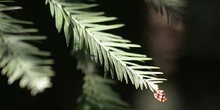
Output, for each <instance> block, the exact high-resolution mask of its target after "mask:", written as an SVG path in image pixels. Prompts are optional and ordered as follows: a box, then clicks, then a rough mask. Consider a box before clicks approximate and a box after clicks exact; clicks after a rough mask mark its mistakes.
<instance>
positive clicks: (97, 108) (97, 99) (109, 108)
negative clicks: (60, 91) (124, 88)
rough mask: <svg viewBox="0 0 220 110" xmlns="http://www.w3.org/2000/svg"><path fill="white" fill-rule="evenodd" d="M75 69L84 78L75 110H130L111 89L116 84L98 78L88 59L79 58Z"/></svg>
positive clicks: (92, 64)
mask: <svg viewBox="0 0 220 110" xmlns="http://www.w3.org/2000/svg"><path fill="white" fill-rule="evenodd" d="M77 68H78V69H81V70H82V71H83V73H84V74H85V76H84V84H83V93H82V95H81V96H80V97H79V99H78V103H79V105H78V107H77V109H76V110H130V106H129V104H127V103H126V102H124V101H123V100H121V99H120V95H119V94H118V93H116V92H115V91H114V90H113V89H112V88H111V85H113V84H116V82H115V81H114V80H111V79H107V78H105V79H104V78H103V77H102V76H100V75H99V74H98V72H97V68H96V67H95V64H94V63H93V62H92V61H91V59H90V58H88V57H84V58H82V57H81V58H80V59H79V60H78V65H77Z"/></svg>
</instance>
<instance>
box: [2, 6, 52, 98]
mask: <svg viewBox="0 0 220 110" xmlns="http://www.w3.org/2000/svg"><path fill="white" fill-rule="evenodd" d="M20 8H21V7H17V6H15V7H8V6H5V5H4V4H0V67H1V68H2V74H3V75H7V76H8V77H9V79H8V83H9V84H12V83H13V82H15V81H16V80H19V79H20V83H19V84H20V87H22V88H24V87H27V88H28V89H30V90H31V94H32V95H35V94H37V93H39V92H43V91H44V89H45V88H48V87H51V82H50V77H51V76H53V75H54V73H53V71H52V70H51V67H50V65H51V64H52V63H53V60H51V59H47V58H41V57H48V56H50V53H49V52H46V51H41V50H39V49H38V48H37V47H36V46H34V45H31V44H30V43H27V41H31V42H32V41H41V40H44V39H46V37H45V36H39V35H33V33H34V32H37V30H36V29H30V28H29V29H27V28H23V27H22V26H21V25H23V24H26V25H27V24H31V22H27V21H21V20H17V19H14V18H12V17H10V16H8V15H6V14H4V13H3V11H11V10H15V9H20ZM31 33H32V34H31ZM30 34H31V35H30Z"/></svg>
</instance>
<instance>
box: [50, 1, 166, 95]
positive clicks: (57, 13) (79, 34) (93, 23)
mask: <svg viewBox="0 0 220 110" xmlns="http://www.w3.org/2000/svg"><path fill="white" fill-rule="evenodd" d="M46 4H49V6H50V11H51V14H52V16H53V17H55V22H56V27H57V29H58V31H59V32H60V31H61V30H62V28H63V30H64V33H65V37H66V42H67V45H69V44H71V43H72V41H71V39H73V45H74V48H73V49H74V51H75V52H77V51H79V50H83V49H84V48H85V49H84V50H88V51H85V53H89V54H90V55H91V58H92V59H93V60H94V61H95V62H99V63H100V64H101V65H104V70H105V71H106V72H105V73H107V71H110V73H111V76H112V77H114V73H115V74H116V76H117V78H118V80H120V81H122V80H123V79H124V80H125V82H126V83H128V82H129V79H130V81H131V83H132V84H134V85H135V87H136V88H139V87H140V88H141V89H144V88H148V87H149V89H150V90H151V91H152V92H156V91H157V90H158V89H159V88H158V83H162V82H163V81H164V80H165V79H163V78H157V77H156V75H158V74H163V73H162V72H158V69H159V67H155V66H145V65H141V64H138V63H135V62H145V61H149V60H152V59H151V58H149V57H147V56H146V55H142V54H136V53H132V52H128V51H125V49H130V48H136V47H140V45H137V44H132V43H130V41H129V40H126V39H123V38H122V37H121V36H117V35H114V34H110V33H107V32H105V31H106V30H111V29H116V28H119V27H122V26H123V24H112V25H104V24H101V23H102V22H109V21H113V20H115V19H116V17H106V16H104V13H103V12H92V11H88V10H89V9H90V8H93V7H96V6H97V4H85V3H73V2H65V1H64V0H46ZM134 61H135V62H134Z"/></svg>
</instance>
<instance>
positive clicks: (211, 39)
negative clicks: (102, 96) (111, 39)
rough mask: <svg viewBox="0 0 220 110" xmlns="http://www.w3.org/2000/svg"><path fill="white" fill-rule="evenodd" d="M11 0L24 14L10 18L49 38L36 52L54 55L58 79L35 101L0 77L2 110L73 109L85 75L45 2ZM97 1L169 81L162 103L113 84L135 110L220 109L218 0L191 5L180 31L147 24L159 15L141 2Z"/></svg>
mask: <svg viewBox="0 0 220 110" xmlns="http://www.w3.org/2000/svg"><path fill="white" fill-rule="evenodd" d="M15 1H16V2H15V5H20V6H22V7H23V10H19V13H18V12H13V16H15V17H17V18H21V19H24V20H30V21H33V22H34V26H35V27H37V28H38V29H39V34H40V35H46V36H48V39H47V40H46V41H44V42H43V43H42V45H40V48H42V49H45V50H49V51H51V52H52V58H53V59H54V60H55V64H54V65H53V67H54V68H53V69H54V71H55V72H56V75H55V77H53V80H52V83H53V87H52V88H50V89H47V90H46V91H45V92H44V93H41V94H38V95H37V96H36V97H33V96H31V95H30V93H29V91H28V90H26V89H21V88H20V87H19V86H18V82H17V83H14V84H12V85H10V86H9V85H8V84H7V78H6V77H5V76H2V75H0V102H1V103H0V110H73V109H74V108H75V107H76V106H77V104H76V100H77V98H78V96H79V95H80V94H81V86H82V83H83V81H82V77H83V74H81V73H80V71H78V70H76V68H75V67H76V60H75V59H74V58H72V57H71V56H70V53H69V51H70V50H69V49H68V48H67V47H66V44H65V39H64V38H65V37H63V33H58V32H57V30H56V28H55V23H54V19H53V18H52V17H51V15H50V12H49V8H48V6H46V5H45V3H44V2H45V1H44V0H15ZM98 3H100V10H103V11H105V12H106V14H107V15H108V16H116V17H118V18H119V19H118V21H119V22H121V23H124V24H125V25H126V27H124V28H122V29H119V30H117V31H115V32H114V33H116V34H120V35H122V36H123V37H124V38H126V39H130V40H131V41H132V42H133V43H138V44H141V45H142V46H143V50H142V51H140V53H143V52H144V53H146V54H147V55H149V56H150V57H153V58H154V61H155V62H152V63H155V64H156V65H159V66H160V67H161V70H162V71H163V70H164V73H165V74H164V77H165V78H167V79H168V80H167V81H166V82H165V83H164V84H161V88H163V89H165V90H166V93H167V97H168V102H167V103H165V104H163V103H159V102H156V101H155V99H154V98H153V96H152V94H150V93H149V91H148V90H145V91H140V90H135V89H134V87H133V86H132V85H126V84H125V83H121V82H119V83H118V85H116V86H114V89H115V90H116V91H118V92H119V93H120V94H121V96H122V98H123V99H124V100H126V101H128V102H129V103H130V104H131V105H132V107H133V108H136V110H143V109H142V108H141V107H145V106H146V109H145V110H219V109H220V106H219V105H218V104H219V103H220V101H219V98H220V97H219V93H220V91H219V90H218V82H219V77H218V76H219V75H218V74H219V73H220V72H219V65H220V14H219V11H220V1H218V0H193V1H189V4H188V6H187V8H186V17H184V18H183V20H182V21H181V23H182V24H183V25H184V26H183V27H182V28H181V30H182V31H181V33H179V31H178V29H176V28H175V27H174V28H173V27H171V28H170V27H169V26H166V25H163V26H159V25H160V23H159V25H157V22H156V23H155V24H153V23H151V20H152V19H151V18H154V17H156V18H157V19H159V17H160V16H159V17H157V15H155V14H149V12H150V11H149V10H148V9H149V7H148V6H147V5H146V4H145V3H144V1H143V0H98ZM152 16H153V17H152ZM154 20H155V19H153V21H154ZM155 21H156V20H155ZM159 21H160V20H159ZM162 24H163V23H162ZM183 28H184V29H183ZM180 34H181V35H180ZM170 36H171V37H170ZM177 36H178V38H177ZM174 47H175V48H174ZM169 49H171V50H172V49H175V51H173V50H172V51H171V50H169ZM154 53H155V54H154ZM158 55H159V56H158ZM169 65H171V66H169ZM167 68H171V69H167ZM165 71H166V72H165ZM145 93H146V94H145ZM160 107H161V108H160Z"/></svg>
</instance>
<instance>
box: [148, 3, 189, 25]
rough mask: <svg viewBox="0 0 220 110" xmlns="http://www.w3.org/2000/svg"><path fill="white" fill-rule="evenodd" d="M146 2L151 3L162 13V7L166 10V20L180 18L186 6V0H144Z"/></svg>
mask: <svg viewBox="0 0 220 110" xmlns="http://www.w3.org/2000/svg"><path fill="white" fill-rule="evenodd" d="M145 1H146V2H147V3H150V4H152V5H153V7H154V8H155V10H156V11H157V12H159V13H161V14H163V8H164V9H165V10H166V13H167V17H168V22H169V23H172V22H173V20H175V19H179V18H182V16H183V15H184V8H185V7H186V4H187V1H186V0H145Z"/></svg>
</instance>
